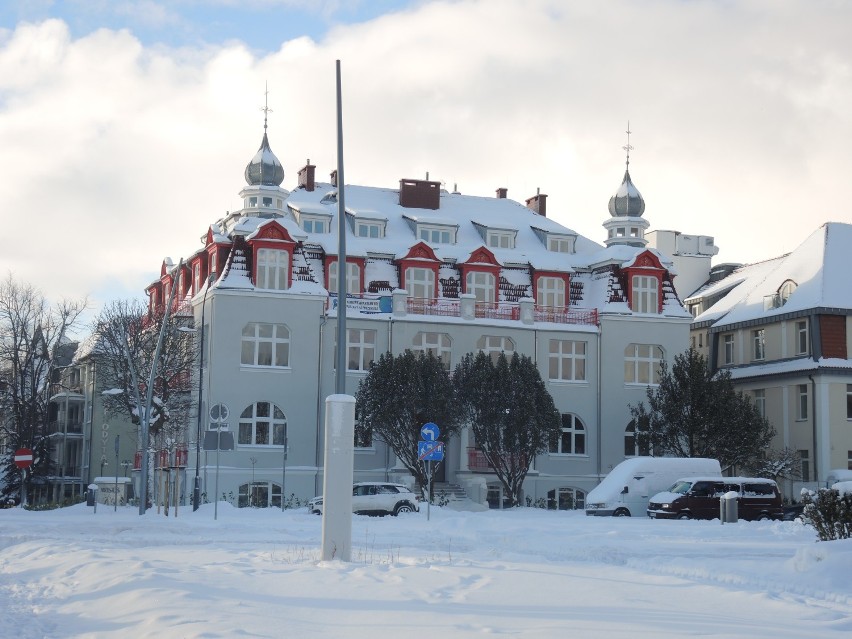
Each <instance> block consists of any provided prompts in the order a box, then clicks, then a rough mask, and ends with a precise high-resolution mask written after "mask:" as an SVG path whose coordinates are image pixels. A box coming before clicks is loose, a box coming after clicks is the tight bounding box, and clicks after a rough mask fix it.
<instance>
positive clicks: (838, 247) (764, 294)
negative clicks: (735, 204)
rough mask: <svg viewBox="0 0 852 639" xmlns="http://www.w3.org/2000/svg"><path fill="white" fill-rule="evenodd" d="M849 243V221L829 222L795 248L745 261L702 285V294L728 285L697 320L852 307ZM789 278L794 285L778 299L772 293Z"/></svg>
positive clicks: (731, 320)
mask: <svg viewBox="0 0 852 639" xmlns="http://www.w3.org/2000/svg"><path fill="white" fill-rule="evenodd" d="M850 246H852V225H850V224H842V223H839V222H827V223H825V224H823V225H822V226H821V227H819V228H818V229H817V230H816V231H814V232H813V233H812V234H811V235H810V236H809V237H808V238H807V239H805V241H804V242H802V244H801V245H799V247H798V248H796V249H795V250H794V251H793V252H791V253H789V254H787V255H783V256H781V257H778V258H775V259H772V260H767V261H765V262H759V263H757V264H751V265H748V266H744V267H742V268H740V269H737V270H736V271H734V272H733V273H732V274H731V275H729V276H728V277H726V278H724V279H722V280H720V281H719V282H716V283H715V284H714V285H712V286H709V287H707V288H705V289H703V290H702V291H701V295H700V297H702V298H705V299H706V298H708V297H712V296H713V295H715V294H719V293H724V291H725V290H727V289H731V290H730V292H729V293H728V294H727V295H725V296H724V297H723V298H722V299H720V300H719V301H718V302H716V303H715V304H713V306H711V307H710V308H709V309H708V310H706V311H705V312H704V313H701V314H700V315H699V316H698V317H696V318H695V321H696V322H702V321H708V320H709V321H712V322H714V323H713V326H714V327H722V326H730V325H734V324H739V323H742V322H748V321H754V320H761V319H765V318H771V317H773V316H778V315H785V314H789V313H795V312H800V311H806V310H810V309H816V308H834V309H842V310H852V286H850V284H849V276H848V273H847V269H848V262H849V260H848V251H849V247H850ZM787 282H791V283H792V285H793V286H792V288H793V289H794V290H792V293H790V295H789V297H787V298H786V300H783V304H782V303H781V301H780V298H777V297H775V296H778V295H779V292H780V291H781V289H782V287H783V286H784V285H785V283H787ZM732 285H733V286H732ZM695 297H697V296H693V299H694V298H695ZM775 300H779V301H777V302H776V301H775Z"/></svg>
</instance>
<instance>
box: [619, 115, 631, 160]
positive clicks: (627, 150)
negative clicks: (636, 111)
mask: <svg viewBox="0 0 852 639" xmlns="http://www.w3.org/2000/svg"><path fill="white" fill-rule="evenodd" d="M625 133H627V144H626V145H625V146H623V147H621V148H622V149H624V150H625V151H626V152H627V162H626V165H627V166H628V167H629V166H630V152H631V151H632V150H633V147H632V146H630V120H628V121H627V131H625Z"/></svg>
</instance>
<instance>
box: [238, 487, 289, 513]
mask: <svg viewBox="0 0 852 639" xmlns="http://www.w3.org/2000/svg"><path fill="white" fill-rule="evenodd" d="M270 506H271V507H273V508H281V484H276V483H275V482H269V481H256V482H251V483H248V484H240V488H239V495H238V497H237V508H268V507H270Z"/></svg>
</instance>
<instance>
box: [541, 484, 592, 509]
mask: <svg viewBox="0 0 852 639" xmlns="http://www.w3.org/2000/svg"><path fill="white" fill-rule="evenodd" d="M551 493H553V497H551V496H550V494H551ZM563 496H565V497H568V499H570V500H571V504H572V508H560V506H561V505H562V497H563ZM551 500H552V501H551ZM547 502H548V503H547V507H548V508H549V509H550V510H584V509H585V507H586V492H585V491H584V490H582V489H580V488H574V487H572V486H559V487H558V488H553V489H551V490H549V491H547ZM551 504H552V506H551Z"/></svg>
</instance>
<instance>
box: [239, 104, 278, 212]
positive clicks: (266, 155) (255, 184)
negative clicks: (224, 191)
mask: <svg viewBox="0 0 852 639" xmlns="http://www.w3.org/2000/svg"><path fill="white" fill-rule="evenodd" d="M266 94H267V95H268V94H269V92H268V91H267V92H266ZM262 110H263V140H262V141H261V143H260V148H259V149H258V150H257V153H255V154H254V157H253V158H252V159H251V162H249V163H248V164H247V165H246V170H245V178H246V184H247V185H248V186H245V187H243V189H242V190H241V191H240V197H241V198H242V200H243V211H244V214H245V215H248V216H257V217H280V216H281V215H283V214H284V200H285V199H287V196H288V195H289V194H290V192H289V191H287V190H286V189H284V188H282V187H281V183H282V182H283V181H284V166H283V165H282V164H281V161H280V160H279V159H278V157H277V156H276V155H275V153H273V152H272V147H270V146H269V137H268V136H267V133H266V129H267V116H268V115H269V112H270V111H272V109H270V108H269V106H267V104H266V103H264V106H263V109H262Z"/></svg>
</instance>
